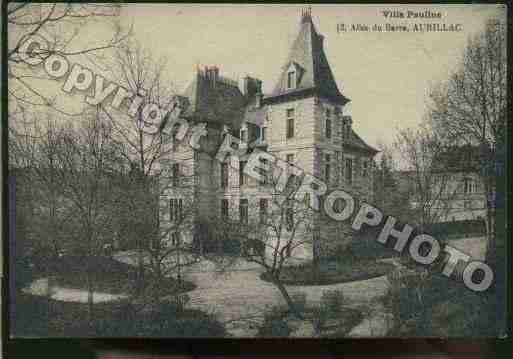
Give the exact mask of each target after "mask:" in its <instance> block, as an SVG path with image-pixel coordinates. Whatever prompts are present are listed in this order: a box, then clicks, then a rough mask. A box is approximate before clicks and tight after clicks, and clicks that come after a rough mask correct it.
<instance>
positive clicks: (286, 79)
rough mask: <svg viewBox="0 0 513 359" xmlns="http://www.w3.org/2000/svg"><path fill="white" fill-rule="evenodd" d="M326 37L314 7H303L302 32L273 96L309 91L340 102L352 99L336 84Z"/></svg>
mask: <svg viewBox="0 0 513 359" xmlns="http://www.w3.org/2000/svg"><path fill="white" fill-rule="evenodd" d="M323 40H324V36H322V35H320V34H317V32H316V30H315V26H314V24H313V22H312V16H311V10H310V9H306V10H302V12H301V22H300V29H299V33H298V35H297V37H296V39H295V41H294V42H293V44H292V47H291V49H290V52H289V56H288V58H287V61H286V62H285V64H284V66H283V68H282V73H281V76H280V78H279V80H278V83H277V84H276V87H275V88H274V91H273V92H272V94H271V96H269V97H270V98H272V97H281V96H287V95H289V94H297V93H299V92H308V91H310V92H313V93H316V94H318V95H320V96H323V97H326V98H328V99H330V100H332V101H334V102H336V103H338V104H340V105H344V104H346V103H347V102H349V99H347V98H346V97H345V96H344V95H342V93H341V92H340V90H339V89H338V87H337V84H336V82H335V79H334V77H333V73H332V72H331V68H330V66H329V63H328V59H327V58H326V54H325V53H324V49H323Z"/></svg>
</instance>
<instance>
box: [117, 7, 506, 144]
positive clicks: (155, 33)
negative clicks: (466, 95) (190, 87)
mask: <svg viewBox="0 0 513 359" xmlns="http://www.w3.org/2000/svg"><path fill="white" fill-rule="evenodd" d="M300 9H301V6H300V5H295V6H285V5H245V6H244V5H202V4H194V5H167V4H166V5H164V4H160V5H155V4H152V5H139V4H127V5H126V8H125V10H124V15H126V21H127V22H128V21H131V22H133V24H134V29H135V33H136V36H137V37H138V38H139V39H140V40H141V41H142V42H143V43H144V44H145V45H147V46H148V48H149V49H150V50H151V51H152V52H154V53H155V55H156V56H158V57H164V58H167V64H168V69H169V76H170V79H172V81H173V82H174V83H175V85H176V87H177V88H178V89H183V88H184V87H185V86H186V84H187V83H188V81H190V79H191V78H192V76H193V74H194V68H195V66H196V63H200V64H201V65H218V66H219V67H220V72H221V74H222V75H224V76H228V77H232V78H234V79H237V78H238V77H242V76H244V75H246V74H249V75H251V76H255V77H257V78H260V79H261V80H263V86H264V92H269V91H271V90H272V88H273V86H274V84H275V82H276V81H277V77H278V74H279V72H280V67H281V66H282V65H283V63H284V61H285V60H286V57H287V54H288V51H289V48H290V46H291V44H292V41H293V39H294V37H295V35H296V34H297V31H298V29H299V20H300V15H299V14H300ZM383 10H402V11H404V12H407V11H408V10H412V11H423V10H431V11H432V12H437V11H440V12H441V13H442V19H441V20H439V19H434V20H433V19H431V20H411V19H389V20H385V18H384V17H383V14H382V13H381V12H382V11H383ZM503 13H504V11H503V10H502V8H501V7H498V6H489V5H452V6H440V5H436V6H428V5H423V6H412V5H398V6H381V5H380V6H376V5H368V6H361V5H358V6H348V5H316V6H312V17H313V21H314V24H315V26H316V29H317V31H318V32H319V33H321V34H323V35H324V36H325V51H326V54H327V57H328V61H329V63H330V65H331V69H332V71H333V73H334V75H335V79H336V81H337V83H338V85H339V87H340V88H341V90H342V91H343V93H344V94H345V95H346V96H347V97H349V98H350V99H351V104H350V108H348V110H349V111H350V113H351V114H352V116H353V121H354V125H355V128H356V130H357V131H358V132H359V133H360V134H361V135H362V137H363V138H364V139H366V140H367V141H368V142H369V143H370V144H371V145H378V144H379V143H380V142H385V143H389V142H390V141H391V139H392V138H393V136H394V132H395V129H396V127H397V126H399V127H406V126H413V125H415V124H417V123H418V122H419V121H420V119H421V118H422V115H423V113H424V106H425V98H426V91H427V89H428V88H429V87H430V86H431V85H432V84H434V83H436V82H437V81H440V80H442V79H444V78H446V77H447V75H448V73H449V72H450V70H451V69H453V68H454V67H455V66H456V64H457V63H458V61H459V59H460V54H461V52H462V49H463V48H464V46H465V42H466V39H467V38H468V36H469V35H470V34H473V33H475V32H476V31H479V30H480V29H482V26H483V24H484V22H485V21H486V19H488V18H490V17H493V16H497V15H499V14H503ZM386 22H388V23H391V24H401V23H406V22H410V23H413V22H416V23H426V22H444V23H446V24H451V23H460V24H462V26H463V31H461V32H445V33H434V32H433V33H390V32H389V33H378V32H360V33H358V32H348V33H344V34H338V33H337V23H345V24H346V25H348V24H357V23H361V24H374V23H380V24H383V23H386Z"/></svg>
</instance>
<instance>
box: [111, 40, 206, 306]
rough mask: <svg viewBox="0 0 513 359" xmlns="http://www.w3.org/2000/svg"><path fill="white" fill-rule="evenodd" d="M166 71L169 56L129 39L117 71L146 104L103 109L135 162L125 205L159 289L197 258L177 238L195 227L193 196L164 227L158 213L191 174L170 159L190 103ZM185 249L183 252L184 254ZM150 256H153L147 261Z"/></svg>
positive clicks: (116, 64) (142, 255) (142, 261)
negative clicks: (175, 169)
mask: <svg viewBox="0 0 513 359" xmlns="http://www.w3.org/2000/svg"><path fill="white" fill-rule="evenodd" d="M165 73H166V72H165V64H164V61H155V60H154V58H153V56H152V54H151V53H149V52H148V51H147V50H145V49H144V47H143V46H142V45H141V44H140V43H138V42H137V41H135V40H133V39H132V38H128V39H127V40H126V41H124V42H123V44H121V45H120V46H119V47H118V48H117V49H116V52H115V56H114V61H113V66H112V76H113V77H114V78H116V79H117V81H118V82H119V83H120V84H121V85H122V86H124V87H125V88H126V89H128V90H130V91H131V92H132V93H134V94H137V95H138V96H140V98H141V105H140V107H139V108H138V109H137V110H136V111H134V112H132V113H129V114H124V113H121V112H120V111H114V110H113V109H111V108H106V107H104V108H102V111H103V113H104V114H105V115H106V117H107V118H108V120H109V123H110V124H111V126H112V128H113V134H112V135H113V140H114V141H116V142H117V143H118V144H119V145H120V146H121V147H123V148H124V152H123V153H124V156H125V158H126V160H127V161H129V162H130V163H131V166H132V170H133V171H132V175H131V186H132V188H133V189H134V192H133V194H134V195H133V196H127V197H126V198H125V202H126V203H125V204H126V206H127V208H129V212H130V215H131V216H135V217H136V218H137V221H136V222H132V225H133V231H132V233H133V235H134V236H135V237H136V248H137V253H138V256H137V262H138V268H139V275H140V278H141V280H142V279H143V278H144V276H145V268H147V269H148V270H149V271H150V272H151V274H152V275H151V276H150V277H151V278H153V279H155V283H154V287H155V288H159V284H160V280H161V278H162V276H168V275H172V274H175V276H176V277H177V279H178V281H180V280H181V278H180V275H179V274H180V269H181V268H182V267H183V266H185V265H188V264H192V263H194V262H196V260H197V258H198V257H195V256H193V255H192V251H191V248H190V246H189V245H188V244H186V243H184V242H183V241H181V240H178V241H177V240H175V239H176V238H177V237H179V236H180V233H181V232H184V231H186V230H188V229H190V227H191V226H192V224H191V219H192V217H193V215H194V203H193V202H192V201H191V200H190V199H189V200H188V199H187V198H185V199H184V200H183V201H182V202H181V208H180V216H179V218H178V217H177V218H175V219H173V220H172V221H169V222H168V225H167V226H165V228H164V229H163V228H162V226H161V225H160V224H161V219H160V217H159V216H160V215H162V214H165V215H167V213H168V211H166V210H165V209H166V208H167V207H166V208H165V209H164V211H161V212H162V213H159V210H158V209H159V206H160V204H161V203H160V202H162V199H163V198H166V194H167V193H168V192H169V191H170V189H172V188H174V187H176V186H174V182H176V181H178V180H179V181H182V182H183V183H184V182H186V181H187V180H188V179H189V180H190V178H191V176H192V175H186V174H184V173H180V174H177V173H172V170H171V169H172V167H171V165H170V162H171V159H172V154H173V153H174V152H173V151H174V150H175V149H176V145H177V140H176V138H175V134H176V133H175V132H173V130H174V129H175V128H176V127H173V124H174V122H173V121H174V120H176V119H178V118H179V116H180V114H181V112H182V111H183V110H185V108H186V106H187V102H186V101H184V100H183V99H182V98H180V97H177V96H176V95H175V93H174V91H173V88H172V86H171V85H170V83H169V81H167V79H166V77H165ZM147 105H152V106H156V108H157V107H158V109H159V110H157V109H155V111H154V112H152V113H151V114H149V115H147V114H145V113H144V108H145V106H147ZM157 112H158V113H157ZM152 116H153V117H152ZM150 122H151V123H150ZM177 176H179V177H180V178H176V177H177ZM174 189H175V190H176V189H177V188H174ZM180 253H182V254H184V256H183V257H182V258H181V259H180ZM145 256H148V257H149V258H148V259H149V260H148V261H145ZM155 294H156V296H155V298H158V297H159V296H160V294H159V293H158V291H157V292H156V293H155Z"/></svg>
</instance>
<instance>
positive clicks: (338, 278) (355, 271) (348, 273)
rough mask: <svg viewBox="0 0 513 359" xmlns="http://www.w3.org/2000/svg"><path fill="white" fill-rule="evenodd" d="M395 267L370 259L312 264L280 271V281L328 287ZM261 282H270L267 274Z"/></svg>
mask: <svg viewBox="0 0 513 359" xmlns="http://www.w3.org/2000/svg"><path fill="white" fill-rule="evenodd" d="M394 268H395V266H394V265H393V264H390V263H383V262H379V261H376V260H372V259H349V258H348V259H347V260H345V261H329V262H325V263H324V264H319V265H318V266H315V265H314V264H313V263H312V262H308V263H304V264H300V265H296V266H288V267H284V268H283V269H282V273H281V276H280V279H281V281H282V283H283V284H285V285H329V284H336V283H346V282H354V281H359V280H366V279H371V278H376V277H381V276H383V275H386V274H388V273H389V272H391V271H392V270H394ZM260 278H261V279H262V280H265V281H271V279H270V278H269V276H268V274H267V273H262V275H261V276H260Z"/></svg>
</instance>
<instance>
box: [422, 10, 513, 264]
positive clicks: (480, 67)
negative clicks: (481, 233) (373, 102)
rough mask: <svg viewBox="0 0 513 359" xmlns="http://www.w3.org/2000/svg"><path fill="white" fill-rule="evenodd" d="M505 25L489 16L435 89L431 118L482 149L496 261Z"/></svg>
mask: <svg viewBox="0 0 513 359" xmlns="http://www.w3.org/2000/svg"><path fill="white" fill-rule="evenodd" d="M506 66H507V53H506V24H505V23H504V22H503V21H500V20H496V19H493V20H490V21H488V23H487V24H486V27H485V29H484V31H483V32H482V33H480V34H478V35H476V36H475V37H474V38H471V39H470V40H469V41H468V44H467V47H466V49H465V51H464V52H463V60H462V63H461V65H460V67H459V69H458V70H456V71H455V72H454V73H453V74H452V76H451V77H450V78H449V80H447V81H445V82H444V83H442V84H441V85H439V86H438V87H436V88H434V89H433V91H432V93H431V108H430V113H429V117H430V121H431V123H432V125H433V128H434V129H435V131H436V132H437V133H438V134H439V136H440V138H443V139H444V140H445V141H446V142H447V143H461V142H465V143H469V144H472V145H476V146H478V147H479V148H480V152H481V153H480V158H479V162H480V168H481V169H482V170H481V171H480V177H481V180H482V183H483V187H484V188H485V193H486V197H487V207H486V209H487V215H486V236H487V243H488V254H487V256H488V257H489V259H490V261H491V262H492V263H493V262H494V261H495V255H496V243H495V216H496V213H495V203H494V198H495V193H496V188H497V181H496V177H497V176H496V173H495V171H494V170H495V168H494V164H495V160H496V156H497V153H498V151H504V148H505V147H504V144H505V133H506V128H505V126H506V104H507V89H506V81H507V69H506Z"/></svg>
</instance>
